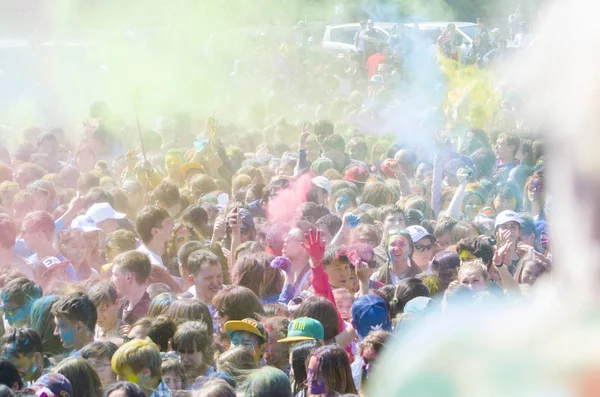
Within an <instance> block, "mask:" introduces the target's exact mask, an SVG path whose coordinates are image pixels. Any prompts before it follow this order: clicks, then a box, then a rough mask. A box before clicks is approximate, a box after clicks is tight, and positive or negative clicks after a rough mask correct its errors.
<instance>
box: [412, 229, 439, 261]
mask: <svg viewBox="0 0 600 397" xmlns="http://www.w3.org/2000/svg"><path fill="white" fill-rule="evenodd" d="M406 230H407V231H408V232H409V233H410V238H411V240H412V242H413V247H414V251H413V255H412V258H413V260H414V261H415V263H416V264H417V266H419V268H420V269H421V271H423V272H426V271H428V270H429V264H430V262H431V260H432V259H433V256H434V255H435V253H436V250H435V237H434V236H433V234H431V233H429V232H428V231H427V229H425V228H424V227H423V226H418V225H414V226H409V227H407V228H406Z"/></svg>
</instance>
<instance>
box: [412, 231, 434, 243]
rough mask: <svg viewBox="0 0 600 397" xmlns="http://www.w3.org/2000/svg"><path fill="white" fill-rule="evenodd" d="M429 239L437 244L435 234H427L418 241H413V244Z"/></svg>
mask: <svg viewBox="0 0 600 397" xmlns="http://www.w3.org/2000/svg"><path fill="white" fill-rule="evenodd" d="M427 237H429V238H430V239H431V240H432V241H433V242H435V236H434V235H433V234H431V233H427V234H424V235H422V236H421V237H420V238H419V239H418V240H416V241H413V243H416V242H419V241H421V240H423V239H424V238H427Z"/></svg>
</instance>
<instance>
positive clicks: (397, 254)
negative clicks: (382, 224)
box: [388, 236, 410, 263]
mask: <svg viewBox="0 0 600 397" xmlns="http://www.w3.org/2000/svg"><path fill="white" fill-rule="evenodd" d="M409 250H410V246H409V244H408V241H406V237H404V236H395V237H393V240H392V241H390V245H389V247H388V256H389V258H390V260H391V261H392V262H394V263H395V262H401V261H406V260H407V259H408V255H409Z"/></svg>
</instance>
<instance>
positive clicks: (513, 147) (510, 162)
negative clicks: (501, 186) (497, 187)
mask: <svg viewBox="0 0 600 397" xmlns="http://www.w3.org/2000/svg"><path fill="white" fill-rule="evenodd" d="M520 146H521V140H520V139H519V137H517V136H514V135H506V134H500V135H498V139H497V140H496V146H494V150H495V151H496V158H497V161H496V167H495V169H494V179H496V180H502V181H505V180H506V179H507V178H508V174H509V173H510V170H512V169H513V168H515V167H516V166H517V165H518V164H519V162H518V160H517V152H518V151H519V147H520Z"/></svg>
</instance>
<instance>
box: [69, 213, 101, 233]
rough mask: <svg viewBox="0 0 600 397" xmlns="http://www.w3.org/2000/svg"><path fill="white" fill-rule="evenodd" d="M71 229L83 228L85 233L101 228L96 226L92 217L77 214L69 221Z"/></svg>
mask: <svg viewBox="0 0 600 397" xmlns="http://www.w3.org/2000/svg"><path fill="white" fill-rule="evenodd" d="M71 229H79V230H83V231H84V232H86V233H88V232H95V231H101V230H102V229H100V228H99V227H98V226H96V222H94V219H92V218H91V217H89V216H87V215H79V216H77V217H75V219H73V221H72V222H71Z"/></svg>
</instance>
